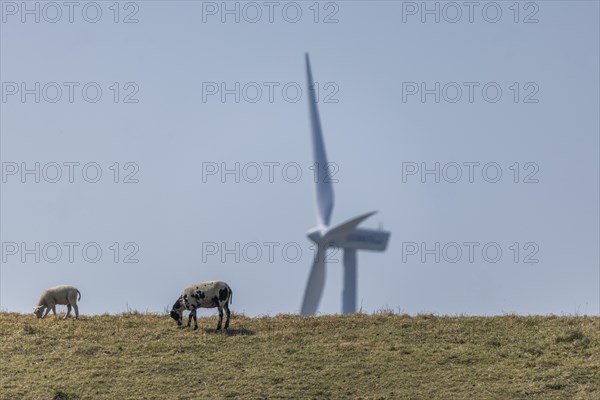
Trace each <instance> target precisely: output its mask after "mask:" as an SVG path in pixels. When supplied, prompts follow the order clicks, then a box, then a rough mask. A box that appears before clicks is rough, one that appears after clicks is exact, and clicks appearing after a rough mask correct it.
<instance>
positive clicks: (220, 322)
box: [217, 307, 223, 331]
mask: <svg viewBox="0 0 600 400" xmlns="http://www.w3.org/2000/svg"><path fill="white" fill-rule="evenodd" d="M222 323H223V309H222V308H221V307H219V323H218V324H217V330H218V331H220V330H221V324H222Z"/></svg>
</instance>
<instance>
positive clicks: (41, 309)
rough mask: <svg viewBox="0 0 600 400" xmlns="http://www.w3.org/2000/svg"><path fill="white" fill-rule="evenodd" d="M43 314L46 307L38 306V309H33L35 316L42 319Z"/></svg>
mask: <svg viewBox="0 0 600 400" xmlns="http://www.w3.org/2000/svg"><path fill="white" fill-rule="evenodd" d="M43 312H44V306H37V307H34V308H33V314H34V315H35V316H36V317H38V318H42V314H43Z"/></svg>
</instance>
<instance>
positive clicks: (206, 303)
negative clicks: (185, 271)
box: [171, 281, 233, 330]
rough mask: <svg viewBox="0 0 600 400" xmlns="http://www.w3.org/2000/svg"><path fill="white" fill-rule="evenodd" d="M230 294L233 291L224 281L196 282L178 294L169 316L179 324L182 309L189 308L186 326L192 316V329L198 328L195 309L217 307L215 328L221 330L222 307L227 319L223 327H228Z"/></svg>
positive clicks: (180, 323) (180, 322) (181, 317)
mask: <svg viewBox="0 0 600 400" xmlns="http://www.w3.org/2000/svg"><path fill="white" fill-rule="evenodd" d="M232 296H233V292H232V291H231V288H230V287H229V285H228V284H226V283H225V282H221V281H209V282H202V283H197V284H195V285H192V286H190V287H188V288H186V289H184V290H183V292H182V293H181V296H179V298H178V299H177V301H176V302H175V304H173V309H172V310H171V318H173V319H174V320H175V321H177V325H178V326H181V325H182V319H183V311H184V310H189V311H190V316H189V318H188V323H187V326H188V327H189V326H190V324H191V322H192V318H194V329H198V318H197V317H196V309H198V308H214V307H217V308H218V309H219V323H218V324H217V330H221V323H222V322H223V309H225V312H226V313H227V320H226V321H225V329H227V328H229V317H230V315H231V312H230V311H229V304H231V300H232Z"/></svg>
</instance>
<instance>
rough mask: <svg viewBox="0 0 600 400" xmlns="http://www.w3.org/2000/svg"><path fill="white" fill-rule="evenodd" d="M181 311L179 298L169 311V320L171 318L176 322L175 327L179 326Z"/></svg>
mask: <svg viewBox="0 0 600 400" xmlns="http://www.w3.org/2000/svg"><path fill="white" fill-rule="evenodd" d="M182 309H183V304H182V301H181V297H180V298H178V299H177V301H176V302H175V304H173V309H172V310H171V318H173V319H174V320H175V321H177V326H181V319H182Z"/></svg>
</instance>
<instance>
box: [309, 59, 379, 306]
mask: <svg viewBox="0 0 600 400" xmlns="http://www.w3.org/2000/svg"><path fill="white" fill-rule="evenodd" d="M306 80H307V93H308V96H307V97H308V108H309V114H310V125H311V131H312V150H313V159H314V162H315V163H316V165H315V167H316V168H318V169H319V170H324V171H327V170H328V164H327V155H326V154H325V144H324V143H323V133H322V130H321V121H320V119H319V110H318V109H317V99H316V96H315V91H314V90H313V89H314V87H313V85H314V84H313V78H312V72H311V70H310V61H309V58H308V54H306ZM317 177H318V179H317V183H316V190H315V194H316V205H317V226H316V227H314V228H312V229H310V230H309V231H308V232H307V235H308V238H309V239H310V240H312V241H313V242H314V243H315V244H316V247H317V251H316V254H315V259H314V262H313V266H312V269H311V271H310V275H309V277H308V282H307V284H306V290H305V292H304V300H303V301H302V308H301V310H300V313H301V314H302V315H314V314H315V313H316V311H317V308H318V307H319V302H320V300H321V295H322V294H323V289H324V288H325V265H326V252H327V248H328V247H330V246H334V247H338V248H341V249H343V250H344V286H343V291H342V313H343V314H352V313H355V312H356V281H357V269H356V256H357V255H356V251H357V250H373V251H384V250H385V249H386V247H387V243H388V240H389V238H390V232H386V231H382V230H374V229H364V228H358V225H359V224H360V223H361V222H363V221H364V220H365V219H367V218H369V217H370V216H371V215H373V214H375V213H376V211H372V212H368V213H366V214H362V215H359V216H358V217H355V218H352V219H350V220H348V221H346V222H343V223H341V224H339V225H335V226H330V220H331V213H332V212H333V187H332V185H331V182H330V179H328V176H325V177H324V178H322V177H321V176H320V174H317Z"/></svg>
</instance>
